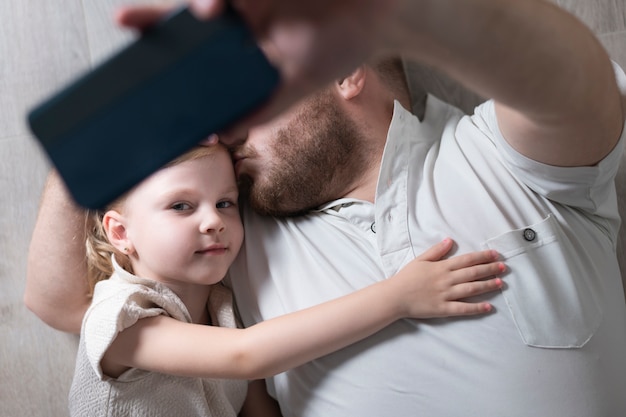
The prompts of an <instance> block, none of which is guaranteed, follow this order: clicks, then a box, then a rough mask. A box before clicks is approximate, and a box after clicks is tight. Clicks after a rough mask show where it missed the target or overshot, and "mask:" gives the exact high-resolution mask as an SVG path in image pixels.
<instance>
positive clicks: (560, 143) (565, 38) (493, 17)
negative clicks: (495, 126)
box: [402, 0, 624, 166]
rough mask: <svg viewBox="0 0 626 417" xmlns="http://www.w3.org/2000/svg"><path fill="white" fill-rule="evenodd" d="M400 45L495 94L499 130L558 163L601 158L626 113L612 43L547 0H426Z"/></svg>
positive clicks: (415, 6)
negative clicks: (610, 48)
mask: <svg viewBox="0 0 626 417" xmlns="http://www.w3.org/2000/svg"><path fill="white" fill-rule="evenodd" d="M409 3H411V4H409V5H408V6H405V7H408V8H409V9H408V10H405V11H404V13H407V14H411V13H412V16H414V20H415V21H416V22H417V24H416V25H415V28H408V29H407V32H406V34H405V35H404V36H402V39H404V42H406V43H405V44H403V47H402V49H403V50H404V51H405V52H406V53H407V54H410V56H412V57H414V58H416V59H419V60H422V61H426V62H427V63H429V64H432V65H434V66H436V67H439V68H440V69H442V70H443V71H445V72H447V73H449V74H450V75H451V76H453V77H454V78H456V79H457V80H459V81H460V82H462V83H463V84H465V85H466V86H468V87H469V88H471V89H473V90H475V91H476V92H478V93H479V94H480V95H481V96H484V97H492V98H494V99H495V100H496V112H497V117H498V123H499V127H500V130H501V131H502V133H503V135H504V136H505V138H506V139H507V141H508V142H509V143H510V144H511V145H512V146H513V147H514V148H515V149H517V150H518V151H519V152H520V153H522V154H524V155H526V156H528V157H530V158H532V159H535V160H537V161H540V162H544V163H546V164H550V165H559V166H579V165H593V164H595V163H597V162H598V161H599V160H601V159H602V158H603V157H604V156H606V155H607V154H608V153H609V152H610V151H611V150H612V149H613V147H614V146H615V144H616V143H617V140H618V139H619V136H620V133H621V131H622V127H623V124H624V117H623V114H622V113H623V112H622V107H621V96H620V94H619V90H618V88H617V84H616V81H615V73H614V71H613V68H612V65H611V62H610V60H609V57H608V55H607V53H606V52H605V50H604V48H603V47H602V46H601V44H600V43H599V42H598V40H597V39H596V37H595V35H594V34H593V33H592V32H591V31H590V30H589V29H588V28H587V27H586V26H584V25H583V24H582V23H581V22H580V21H579V20H578V19H576V18H575V17H574V16H572V15H571V14H569V13H567V12H565V11H564V10H562V9H561V8H559V7H557V6H555V5H553V4H551V3H549V2H545V1H541V0H525V1H518V0H507V1H502V0H465V1H458V0H422V1H414V2H409Z"/></svg>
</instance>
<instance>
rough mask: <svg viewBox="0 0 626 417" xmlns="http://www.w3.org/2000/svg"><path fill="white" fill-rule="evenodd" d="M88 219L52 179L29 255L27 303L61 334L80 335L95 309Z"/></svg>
mask: <svg viewBox="0 0 626 417" xmlns="http://www.w3.org/2000/svg"><path fill="white" fill-rule="evenodd" d="M85 221H86V220H85V213H84V211H83V210H82V209H80V208H79V207H77V206H76V205H75V204H74V203H73V200H72V199H71V198H70V196H69V194H68V192H67V190H66V189H65V186H64V184H63V183H62V181H61V179H60V178H59V176H58V175H57V174H56V173H55V172H53V173H51V174H50V175H49V176H48V181H47V183H46V187H45V189H44V193H43V197H42V201H41V206H40V209H39V215H38V217H37V222H36V224H35V229H34V231H33V235H32V239H31V243H30V249H29V253H28V269H27V274H26V291H25V294H24V302H25V304H26V306H27V307H28V308H29V309H30V310H31V311H32V312H34V313H35V314H36V315H37V316H38V317H39V318H41V319H42V320H43V321H44V322H45V323H47V324H48V325H50V326H52V327H54V328H55V329H58V330H62V331H66V332H72V333H78V332H79V331H80V326H81V322H82V319H83V315H84V313H85V311H86V310H87V307H88V306H89V302H90V297H89V285H88V283H87V278H86V277H87V265H86V262H85V226H86V225H85Z"/></svg>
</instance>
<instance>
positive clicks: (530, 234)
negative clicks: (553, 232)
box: [524, 229, 537, 242]
mask: <svg viewBox="0 0 626 417" xmlns="http://www.w3.org/2000/svg"><path fill="white" fill-rule="evenodd" d="M536 237H537V233H535V231H534V230H533V229H524V239H526V240H527V241H528V242H532V241H533V240H535V238H536Z"/></svg>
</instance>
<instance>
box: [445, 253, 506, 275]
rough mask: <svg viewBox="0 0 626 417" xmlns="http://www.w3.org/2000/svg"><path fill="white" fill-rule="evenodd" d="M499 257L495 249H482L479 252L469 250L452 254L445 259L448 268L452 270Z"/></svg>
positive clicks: (491, 260)
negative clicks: (460, 253)
mask: <svg viewBox="0 0 626 417" xmlns="http://www.w3.org/2000/svg"><path fill="white" fill-rule="evenodd" d="M499 257H500V254H498V252H496V251H495V250H491V249H489V250H484V251H479V252H470V253H466V254H463V255H458V256H454V257H452V258H450V259H448V260H447V262H448V263H449V267H450V270H452V271H454V270H457V269H461V268H467V267H470V266H473V265H479V264H485V263H488V262H493V261H495V260H497V259H498V258H499Z"/></svg>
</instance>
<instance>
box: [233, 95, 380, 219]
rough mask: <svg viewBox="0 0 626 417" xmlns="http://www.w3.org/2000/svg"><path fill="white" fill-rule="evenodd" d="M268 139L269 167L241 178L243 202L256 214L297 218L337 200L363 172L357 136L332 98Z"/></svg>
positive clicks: (363, 152) (363, 160) (318, 101)
mask: <svg viewBox="0 0 626 417" xmlns="http://www.w3.org/2000/svg"><path fill="white" fill-rule="evenodd" d="M311 101H312V102H311V103H310V104H308V105H307V106H306V107H305V108H304V110H303V111H302V112H300V113H299V115H298V116H297V117H295V119H294V120H293V121H292V122H291V124H290V125H289V126H287V127H285V128H283V129H281V130H280V131H278V132H277V133H276V136H275V137H274V138H272V143H273V146H272V153H273V156H272V163H271V165H270V166H269V167H266V171H265V172H261V173H258V174H257V176H258V177H257V178H255V179H254V180H253V179H252V178H251V177H250V176H246V175H242V176H241V177H240V178H239V180H240V186H241V187H240V188H241V191H242V195H243V196H244V198H247V200H248V202H249V204H250V206H251V207H252V209H253V210H255V211H256V212H257V213H259V214H263V215H269V216H276V217H288V216H298V215H302V214H304V213H306V212H307V211H309V210H311V209H313V208H316V207H318V206H320V205H322V204H324V203H327V202H329V201H332V200H335V199H338V198H341V197H343V196H344V193H346V192H347V190H348V189H349V187H350V185H351V184H352V183H353V181H354V179H355V178H358V177H359V176H360V175H361V174H362V173H363V172H364V171H365V170H366V168H367V160H368V152H367V149H366V147H365V144H364V143H363V141H362V140H361V139H360V138H359V131H358V129H357V127H356V126H355V125H354V123H353V122H352V120H350V119H348V118H347V117H346V116H345V115H344V114H343V113H342V112H341V109H339V108H337V106H336V105H335V103H334V101H332V99H324V98H323V97H319V98H317V99H315V100H311Z"/></svg>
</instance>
